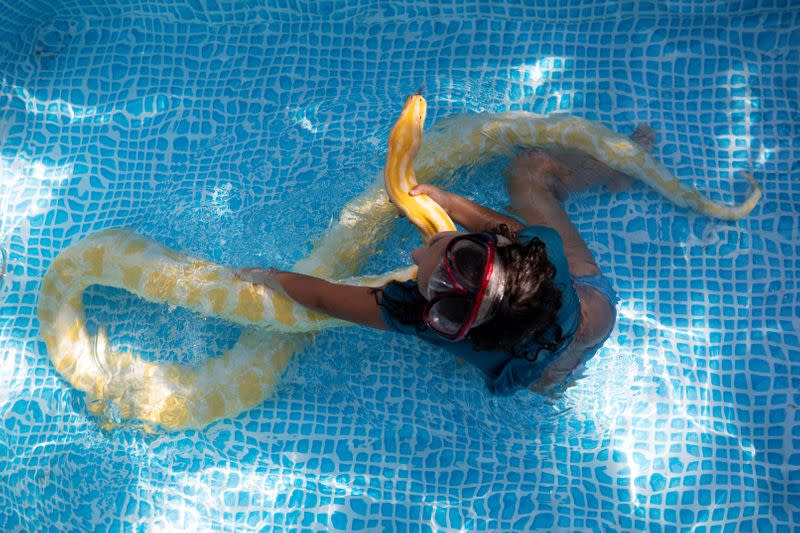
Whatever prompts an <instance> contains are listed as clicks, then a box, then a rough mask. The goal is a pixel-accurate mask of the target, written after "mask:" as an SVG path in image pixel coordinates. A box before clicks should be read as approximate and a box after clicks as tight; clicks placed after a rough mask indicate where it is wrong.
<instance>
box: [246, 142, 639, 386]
mask: <svg viewBox="0 0 800 533" xmlns="http://www.w3.org/2000/svg"><path fill="white" fill-rule="evenodd" d="M631 137H632V139H633V140H634V141H636V142H638V143H639V144H641V145H642V146H644V147H645V148H646V149H648V150H649V149H651V147H652V141H653V132H652V130H650V129H649V128H647V127H646V126H639V128H637V130H636V132H635V133H634V134H633V135H632V136H631ZM506 177H507V184H508V190H509V196H510V198H511V202H512V212H513V213H514V214H515V215H518V216H519V217H521V218H522V219H523V220H524V221H525V224H523V223H521V222H520V221H519V220H517V219H515V218H511V217H508V216H506V215H504V214H502V213H499V212H496V211H493V210H491V209H488V208H486V207H483V206H480V205H478V204H476V203H474V202H472V201H470V200H468V199H466V198H463V197H461V196H458V195H456V194H453V193H450V192H447V191H444V190H441V189H439V188H437V187H434V186H432V185H417V186H416V187H415V188H414V189H413V190H412V191H411V194H412V195H413V196H415V195H418V194H427V195H428V196H430V197H431V198H433V200H435V201H436V202H437V203H439V204H440V205H441V206H442V207H443V208H444V209H445V211H447V213H448V214H449V215H450V217H451V218H452V219H453V220H454V221H455V222H456V223H457V224H459V225H460V226H462V227H464V228H466V229H467V230H468V231H467V232H463V231H451V232H441V233H438V234H436V235H434V236H433V237H432V238H431V239H430V240H429V242H428V243H427V244H426V245H425V246H424V247H422V248H418V249H416V250H414V251H413V252H412V254H411V256H412V258H413V260H414V262H415V263H416V264H417V265H418V267H419V271H418V274H417V280H416V281H415V282H414V281H408V282H403V283H400V282H393V283H390V284H388V285H386V286H384V287H382V288H380V289H370V288H368V287H358V286H350V285H343V284H337V283H331V282H328V281H325V280H322V279H319V278H314V277H311V276H306V275H302V274H296V273H292V272H284V271H279V270H276V269H267V270H260V269H255V268H251V269H243V270H240V271H238V275H239V277H240V278H242V279H245V280H248V281H251V282H253V283H261V284H264V285H266V286H268V287H270V288H272V289H275V290H278V291H281V292H283V293H284V294H285V295H286V296H288V297H289V298H292V299H293V300H295V301H296V302H298V303H300V304H302V305H304V306H306V307H309V308H311V309H314V310H317V311H321V312H323V313H326V314H329V315H331V316H335V317H338V318H342V319H345V320H349V321H351V322H354V323H357V324H362V325H366V326H371V327H374V328H379V329H385V330H391V331H396V332H399V333H404V334H411V335H417V336H419V337H420V338H422V339H424V340H426V341H428V342H430V343H432V344H436V345H439V346H443V347H445V348H446V349H448V350H450V351H451V352H453V353H454V354H455V355H457V356H458V357H459V358H463V359H465V360H466V361H468V362H469V363H471V364H473V365H475V366H477V367H478V368H480V369H481V370H482V371H483V372H484V374H485V375H486V382H487V386H488V387H489V389H490V390H491V391H492V392H495V393H498V394H510V393H513V392H514V391H516V390H519V389H521V388H525V387H527V388H530V389H531V390H535V391H545V390H547V389H548V388H549V387H551V386H553V385H557V384H559V383H561V382H562V381H563V379H564V378H565V377H566V376H567V375H568V374H570V372H572V371H573V370H574V369H575V368H576V367H577V366H578V365H580V364H581V363H582V362H585V361H586V360H587V359H588V358H589V357H591V356H592V355H593V354H594V353H595V351H596V350H597V349H598V348H599V347H600V346H601V345H602V343H603V342H604V341H605V339H606V338H608V336H609V335H610V334H611V330H612V328H613V326H614V322H615V320H616V304H617V297H616V293H615V292H614V289H613V288H612V287H611V284H610V283H609V281H608V279H606V278H605V277H604V276H603V275H602V273H601V272H600V269H599V268H598V266H597V263H596V262H595V260H594V258H593V256H592V253H591V252H590V251H589V248H588V247H587V246H586V243H585V242H584V241H583V239H582V238H581V236H580V234H579V233H578V231H577V230H576V229H575V227H574V226H573V225H572V223H571V222H570V221H569V219H568V217H567V214H566V212H565V211H564V208H563V206H562V204H561V202H562V201H563V200H565V199H566V198H567V197H568V195H569V193H570V192H577V191H581V190H584V189H586V188H588V187H591V186H593V185H595V184H603V185H605V186H606V187H607V188H609V189H610V190H612V191H620V190H624V189H626V188H627V187H628V186H629V184H630V182H631V180H632V178H631V177H630V176H627V175H625V174H621V173H619V172H616V171H614V170H612V169H611V168H609V167H608V166H606V165H605V164H603V163H601V162H599V161H597V160H596V159H594V158H593V157H591V156H589V155H588V154H586V153H584V152H580V151H577V150H572V149H565V148H561V147H552V146H551V147H542V148H535V149H531V150H528V151H526V152H524V153H522V154H521V155H519V156H518V157H517V158H516V159H515V160H514V161H513V162H512V163H511V165H510V167H509V169H508V170H507V171H506Z"/></svg>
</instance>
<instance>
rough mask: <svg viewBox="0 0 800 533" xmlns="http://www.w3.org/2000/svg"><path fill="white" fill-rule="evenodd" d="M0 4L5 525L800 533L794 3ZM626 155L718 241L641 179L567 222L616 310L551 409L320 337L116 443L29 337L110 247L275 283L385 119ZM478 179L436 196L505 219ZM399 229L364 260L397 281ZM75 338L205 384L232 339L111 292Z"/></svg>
mask: <svg viewBox="0 0 800 533" xmlns="http://www.w3.org/2000/svg"><path fill="white" fill-rule="evenodd" d="M4 6H5V9H3V10H0V217H2V218H0V222H2V226H1V227H0V248H2V250H3V255H5V256H7V269H6V274H5V276H4V279H3V281H2V284H1V285H0V367H1V368H2V372H0V419H1V420H2V424H0V529H2V530H4V531H9V530H10V531H15V530H37V529H56V528H59V529H78V530H88V529H107V528H110V527H114V528H117V527H120V526H124V527H125V528H126V529H136V530H139V529H154V530H174V529H190V528H191V529H197V530H212V529H213V530H231V531H234V530H235V531H240V530H249V529H262V528H268V529H272V530H296V529H310V530H343V531H377V530H390V531H417V530H426V531H427V530H437V531H460V530H494V531H510V530H518V531H528V530H568V531H575V530H578V531H591V530H598V529H601V530H602V529H612V530H614V529H622V530H652V531H672V530H683V529H692V528H696V530H697V531H716V530H731V531H734V530H742V531H749V530H759V531H785V530H789V529H791V528H793V527H796V526H795V524H797V523H800V453H798V452H797V449H800V424H798V421H799V420H800V414H798V408H797V405H798V403H799V402H800V393H799V392H798V390H800V373H799V372H800V342H798V335H800V290H798V285H797V283H798V275H800V234H799V233H798V232H800V224H799V223H798V212H800V163H798V161H800V132H799V131H798V128H800V109H799V106H800V104H798V102H800V88H799V87H798V85H799V83H798V80H799V79H800V9H798V5H797V3H796V2H790V1H778V0H775V1H769V0H766V1H762V2H748V1H742V2H734V3H730V4H728V3H722V2H711V1H702V2H688V1H677V0H676V1H666V2H625V3H618V2H613V1H606V2H601V1H588V0H584V1H574V0H573V1H571V2H569V3H568V4H565V3H561V2H555V1H543V0H537V1H536V2H524V3H523V2H510V1H503V2H491V3H490V2H482V3H475V2H461V1H458V2H431V3H428V2H426V3H415V4H413V5H404V4H403V3H391V2H358V3H345V2H301V1H292V2H285V1H281V2H269V3H268V4H267V3H263V2H256V1H251V0H241V1H233V2H215V1H213V0H209V1H207V2H204V1H199V0H183V1H177V2H168V1H166V0H151V1H134V2H121V1H120V2H105V1H102V2H101V1H98V0H65V1H61V2H51V1H49V0H23V1H20V2H14V3H11V2H9V1H7V0H6V1H5V2H4ZM422 82H424V83H425V86H426V89H425V91H426V97H427V99H428V103H429V115H428V124H429V125H431V124H435V123H436V121H437V120H438V119H440V118H442V117H445V116H449V115H452V114H454V113H460V112H481V111H503V110H514V109H524V110H530V111H534V112H538V113H552V112H569V113H572V114H575V115H578V116H581V117H584V118H587V119H591V120H597V121H600V122H602V123H604V124H606V125H608V126H609V127H611V128H612V129H613V130H615V131H618V132H622V133H630V132H631V131H632V130H633V128H634V127H635V125H636V123H640V122H644V123H648V124H650V125H652V126H653V128H655V130H656V131H657V132H658V133H659V139H658V141H657V145H656V148H655V151H654V153H655V155H656V156H657V157H658V158H659V159H660V160H661V161H662V162H664V164H665V165H666V166H667V167H668V168H669V169H670V170H672V171H673V172H674V173H675V174H676V175H677V176H678V177H679V178H681V179H682V180H683V181H684V182H686V183H691V184H693V185H695V186H697V187H698V188H699V189H700V190H701V191H703V192H704V193H705V194H707V195H708V196H709V197H711V198H713V199H717V200H724V201H731V202H732V201H735V200H737V199H741V198H742V197H743V196H744V195H745V193H746V187H747V184H746V181H745V180H744V179H741V178H740V177H739V176H737V175H736V171H737V170H739V169H754V171H755V176H756V178H757V179H758V181H759V182H760V183H761V186H762V188H763V191H764V197H763V198H762V200H761V202H760V203H759V205H758V206H757V207H756V208H755V210H754V211H753V212H752V213H751V214H750V216H748V217H747V218H745V219H742V220H739V221H735V222H724V221H719V220H714V219H710V218H708V217H704V216H699V215H695V214H693V213H691V212H688V211H686V210H683V209H680V208H676V207H674V206H672V205H671V204H670V203H668V202H667V201H666V200H664V199H663V198H662V197H661V196H660V195H658V194H657V193H655V192H653V191H652V190H649V189H648V188H647V187H645V186H644V185H642V184H635V185H634V186H633V187H632V188H631V190H630V191H628V192H626V193H621V194H610V193H608V192H606V191H602V190H591V191H587V192H586V193H584V194H582V195H580V196H577V197H575V198H573V199H571V200H570V201H569V203H568V205H567V208H568V211H569V213H570V215H571V217H572V219H573V220H574V221H575V223H576V226H577V227H578V229H579V230H580V231H581V234H582V235H583V236H584V238H585V239H586V241H587V242H588V243H589V245H590V247H591V248H592V250H593V251H594V252H595V254H596V256H597V258H598V261H599V263H600V265H601V268H602V269H603V271H604V273H605V274H606V275H608V276H609V277H610V278H611V279H612V280H613V282H614V284H615V286H616V288H617V290H618V293H619V295H620V298H621V303H620V306H619V321H618V324H617V326H616V328H615V331H614V333H613V334H612V336H611V338H610V339H609V341H608V342H607V343H606V344H605V346H604V347H603V349H602V350H601V351H600V352H599V353H598V355H597V356H596V357H595V358H594V359H592V360H591V361H590V363H589V365H588V367H587V369H586V371H585V376H584V377H583V378H582V379H581V380H579V381H578V383H577V384H576V385H575V386H574V387H572V388H570V389H569V390H567V391H566V393H565V394H564V396H563V397H561V398H557V399H554V400H546V399H542V398H539V397H536V396H533V395H529V394H518V395H517V396H515V397H513V398H497V397H492V396H491V395H489V394H488V393H487V392H486V391H485V390H484V388H483V382H482V379H481V378H480V376H479V375H478V373H477V371H475V370H472V369H470V368H468V367H460V366H458V365H457V364H456V363H455V362H454V361H452V359H451V358H450V357H448V356H447V354H445V353H443V352H439V351H436V350H433V349H432V348H431V347H429V346H425V345H422V344H420V343H418V342H416V341H414V340H413V339H408V338H398V337H395V336H391V335H388V334H383V333H378V332H372V331H368V330H366V329H364V328H348V329H332V330H326V331H324V332H322V333H321V334H319V335H318V336H316V337H315V339H314V342H313V343H311V344H309V345H308V346H307V347H306V348H305V349H304V350H303V351H302V353H298V354H296V355H295V356H294V357H293V358H292V360H291V361H290V363H289V366H288V368H287V370H286V373H285V375H284V376H283V378H282V380H281V382H280V385H279V386H278V388H277V389H276V390H275V392H274V394H273V395H272V396H271V397H269V398H268V399H267V400H265V401H264V402H263V403H261V404H259V405H258V406H257V407H256V408H254V409H251V410H248V411H246V412H244V413H242V414H241V415H239V416H237V417H236V418H233V419H224V420H221V421H219V422H215V423H213V424H211V425H210V426H208V427H206V428H205V429H203V430H200V431H183V432H163V431H156V432H155V433H153V434H148V433H143V432H142V431H140V430H138V429H136V428H132V427H122V428H119V429H116V430H114V431H111V432H108V431H105V430H103V429H101V428H100V427H99V426H98V423H97V421H96V420H95V419H94V418H93V417H92V416H90V415H89V413H88V412H87V406H86V404H85V402H84V400H83V396H82V394H80V393H78V392H76V391H75V390H73V389H72V388H71V387H70V386H69V385H68V384H67V383H66V382H64V381H63V380H62V379H61V378H60V376H59V374H58V373H57V372H56V370H55V369H54V367H53V364H52V362H51V361H50V360H49V359H48V357H47V353H46V350H45V346H44V342H43V341H42V340H41V338H40V337H39V329H38V320H37V318H36V307H37V301H38V296H39V291H40V288H41V282H42V279H43V276H44V273H45V271H46V269H47V267H48V266H49V264H50V263H51V261H52V260H53V258H54V257H55V256H56V255H57V253H58V252H59V251H60V250H62V249H64V248H66V247H67V246H68V245H70V244H72V243H74V242H76V241H78V240H79V239H81V238H83V237H85V236H87V235H89V234H92V233H95V232H97V231H99V230H101V229H105V228H111V227H121V226H126V227H133V228H135V229H136V230H137V231H138V232H139V233H141V234H143V235H146V236H148V237H150V238H152V239H154V240H157V241H159V242H161V243H163V244H166V245H169V246H171V247H174V248H176V249H179V250H182V251H183V252H185V253H188V254H191V255H195V256H198V257H202V258H204V259H208V260H212V261H215V262H218V263H223V264H230V265H235V266H250V265H261V266H267V265H274V266H278V267H289V266H290V265H292V264H293V263H294V262H295V261H296V260H298V259H300V258H301V257H304V256H305V255H307V254H308V252H309V251H310V250H311V247H312V245H313V243H314V242H315V239H317V238H318V237H319V236H321V235H322V234H324V233H325V231H326V230H327V228H328V227H329V226H330V224H331V221H332V220H334V219H336V218H337V217H338V215H339V212H340V210H341V208H342V206H344V205H345V204H346V203H347V201H348V200H349V199H351V198H352V197H354V196H356V195H357V194H359V193H361V192H362V191H363V190H365V189H366V188H367V187H368V186H369V185H370V184H372V183H373V181H374V180H375V176H376V173H378V172H379V171H380V169H381V165H382V162H383V158H384V157H385V146H386V141H387V137H388V131H389V128H390V127H391V124H392V121H393V120H394V118H395V117H396V115H397V113H398V112H399V110H400V107H401V105H402V101H403V99H404V97H405V96H406V95H408V94H409V93H411V92H414V91H415V90H416V89H417V87H418V86H419V85H420V83H422ZM505 163H507V161H493V162H492V163H490V164H487V165H483V166H480V167H476V168H467V169H464V170H463V171H461V172H460V173H459V176H458V179H457V180H456V184H455V185H454V187H455V188H456V190H458V191H459V192H462V193H466V194H469V195H471V196H472V197H473V198H474V199H476V200H478V201H481V202H484V203H486V204H487V205H489V206H491V207H502V206H504V205H505V204H506V203H507V198H506V195H505V191H504V189H503V188H502V178H501V177H500V176H499V172H500V171H501V170H502V168H503V165H504V164H505ZM416 242H418V236H417V235H416V232H415V230H414V229H413V228H411V227H410V226H409V225H408V224H407V223H406V222H405V221H400V222H398V223H397V226H396V228H395V231H394V232H393V233H392V234H391V236H390V237H389V238H388V239H387V240H386V241H385V242H384V243H383V244H381V246H380V247H379V248H378V250H377V253H376V255H375V257H374V258H373V259H372V260H371V261H370V262H369V264H368V265H367V266H366V267H365V268H366V270H367V271H373V272H380V271H383V270H385V269H386V268H389V267H398V266H402V265H403V264H405V263H407V262H408V261H409V256H408V251H409V250H410V249H411V248H412V246H413V245H414V244H415V243H416ZM84 304H85V306H86V309H87V315H88V317H89V321H90V327H93V328H100V327H103V328H106V329H107V331H108V336H109V338H110V339H111V342H112V343H115V344H117V345H119V346H128V347H133V348H136V350H137V351H139V352H140V353H142V354H143V356H144V357H149V358H152V359H168V360H173V361H180V362H183V363H185V364H189V365H191V364H197V363H198V361H202V360H204V359H205V358H208V357H214V356H215V355H216V354H219V353H220V352H221V351H223V350H225V349H227V348H228V347H230V345H231V344H232V343H233V342H234V341H235V339H236V337H237V335H238V333H239V330H238V329H237V328H236V327H232V326H231V325H230V324H228V323H226V322H224V321H221V320H215V319H207V318H201V317H198V316H196V315H193V314H191V313H189V312H188V311H184V310H181V309H180V308H178V309H169V308H167V307H166V306H158V305H155V304H148V303H145V302H143V301H141V300H139V299H138V298H136V297H134V296H132V295H130V294H127V293H125V292H124V291H120V290H111V289H108V288H103V287H94V288H92V289H90V290H89V291H87V293H86V294H85V295H84Z"/></svg>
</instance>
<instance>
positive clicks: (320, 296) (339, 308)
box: [237, 268, 389, 330]
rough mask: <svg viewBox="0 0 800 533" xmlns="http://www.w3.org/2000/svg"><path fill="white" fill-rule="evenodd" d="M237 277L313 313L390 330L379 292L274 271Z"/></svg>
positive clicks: (242, 273) (248, 271) (252, 271)
mask: <svg viewBox="0 0 800 533" xmlns="http://www.w3.org/2000/svg"><path fill="white" fill-rule="evenodd" d="M237 276H238V277H239V278H240V279H243V280H245V281H250V282H252V283H256V284H260V285H265V286H267V287H269V288H270V289H273V290H275V291H278V292H280V293H282V294H284V295H286V296H287V297H289V298H291V299H292V300H294V301H295V302H297V303H299V304H300V305H303V306H305V307H308V308H310V309H313V310H314V311H319V312H321V313H325V314H326V315H330V316H332V317H336V318H341V319H343V320H347V321H349V322H353V323H356V324H361V325H363V326H370V327H373V328H377V329H384V330H388V329H389V328H388V327H387V326H386V323H385V322H384V321H383V318H382V317H381V311H380V307H379V306H378V297H379V296H378V295H379V294H380V291H375V290H374V289H370V288H369V287H359V286H355V285H343V284H340V283H331V282H329V281H326V280H324V279H320V278H315V277H313V276H306V275H305V274H297V273H294V272H285V271H282V270H278V269H275V268H269V269H266V270H261V269H258V268H245V269H242V270H239V271H237Z"/></svg>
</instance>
